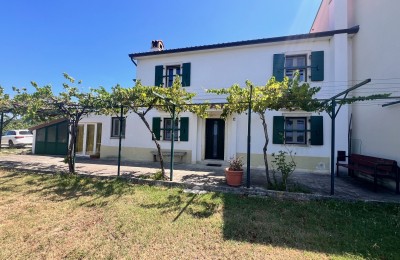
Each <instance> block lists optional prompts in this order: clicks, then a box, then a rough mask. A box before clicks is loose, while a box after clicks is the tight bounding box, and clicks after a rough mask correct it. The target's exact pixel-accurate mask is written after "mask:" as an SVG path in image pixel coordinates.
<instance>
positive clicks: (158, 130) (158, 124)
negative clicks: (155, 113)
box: [153, 117, 161, 140]
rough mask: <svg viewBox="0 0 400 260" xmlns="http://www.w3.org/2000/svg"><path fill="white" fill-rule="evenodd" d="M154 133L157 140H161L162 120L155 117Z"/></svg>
mask: <svg viewBox="0 0 400 260" xmlns="http://www.w3.org/2000/svg"><path fill="white" fill-rule="evenodd" d="M153 132H154V135H155V136H156V139H157V140H160V133H161V118H160V117H153Z"/></svg>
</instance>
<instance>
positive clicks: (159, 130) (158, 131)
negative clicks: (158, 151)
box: [152, 117, 189, 142]
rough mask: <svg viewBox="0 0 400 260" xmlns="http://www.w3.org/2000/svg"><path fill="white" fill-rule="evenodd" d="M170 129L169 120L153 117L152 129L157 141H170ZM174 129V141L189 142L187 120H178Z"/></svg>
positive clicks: (182, 118)
mask: <svg viewBox="0 0 400 260" xmlns="http://www.w3.org/2000/svg"><path fill="white" fill-rule="evenodd" d="M161 126H163V127H161ZM171 127H172V120H171V118H161V117H153V123H152V129H153V132H154V135H155V136H156V139H157V140H164V141H171V131H172V130H171V129H172V128H171ZM175 127H176V129H175V141H182V142H187V141H189V118H188V117H181V118H179V119H178V120H177V122H176V124H175Z"/></svg>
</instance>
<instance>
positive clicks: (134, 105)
mask: <svg viewBox="0 0 400 260" xmlns="http://www.w3.org/2000/svg"><path fill="white" fill-rule="evenodd" d="M97 92H98V93H99V95H100V99H101V100H102V102H103V105H102V107H103V109H102V113H106V114H118V111H120V107H121V106H122V107H126V108H128V109H129V112H133V113H134V114H136V115H137V116H138V117H139V118H140V119H141V120H142V122H143V123H144V125H145V126H146V128H147V130H148V131H149V132H150V134H151V137H152V140H153V142H154V144H155V145H156V147H157V152H158V156H159V158H160V167H161V172H162V175H163V177H164V178H166V175H165V167H164V159H163V155H162V152H161V146H160V143H159V142H158V140H157V138H156V135H155V133H154V132H153V129H152V128H151V126H150V124H149V122H148V121H147V118H146V115H147V114H148V112H150V111H151V110H153V109H154V108H156V109H157V110H160V111H165V112H169V113H170V114H172V106H171V104H172V103H173V104H175V105H176V106H175V109H176V110H175V114H176V115H179V114H180V113H182V112H183V111H190V112H193V113H195V114H197V115H199V116H205V115H206V112H205V109H206V106H205V105H199V106H194V105H193V104H192V99H193V97H194V96H195V95H196V94H194V93H189V92H187V91H186V89H185V88H183V87H182V84H181V82H180V79H179V77H177V78H176V79H175V80H174V83H173V85H172V86H171V87H168V88H165V87H156V86H143V85H142V84H141V82H140V81H137V82H136V85H135V86H134V87H131V88H123V87H121V86H119V85H117V86H115V87H113V88H112V91H111V93H109V92H107V90H105V89H104V88H100V89H99V90H97ZM155 93H156V94H155ZM157 94H158V95H157ZM159 96H163V97H164V98H160V97H159ZM100 113H101V112H100ZM127 113H128V110H125V111H124V114H125V115H126V114H127Z"/></svg>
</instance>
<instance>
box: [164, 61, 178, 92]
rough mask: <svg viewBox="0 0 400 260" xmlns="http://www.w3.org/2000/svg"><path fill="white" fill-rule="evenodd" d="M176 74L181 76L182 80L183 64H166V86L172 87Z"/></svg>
mask: <svg viewBox="0 0 400 260" xmlns="http://www.w3.org/2000/svg"><path fill="white" fill-rule="evenodd" d="M171 71H172V74H171ZM176 76H179V77H180V79H181V80H182V64H175V65H165V75H164V86H165V87H167V88H170V87H172V85H173V84H174V81H175V78H176Z"/></svg>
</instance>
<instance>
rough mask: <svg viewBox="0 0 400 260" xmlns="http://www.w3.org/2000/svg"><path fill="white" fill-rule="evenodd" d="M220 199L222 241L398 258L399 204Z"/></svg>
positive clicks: (399, 242) (246, 198)
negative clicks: (221, 200) (222, 223)
mask: <svg viewBox="0 0 400 260" xmlns="http://www.w3.org/2000/svg"><path fill="white" fill-rule="evenodd" d="M222 196H223V205H224V211H223V220H224V226H223V235H224V238H225V239H228V240H235V241H242V242H249V243H258V244H264V245H272V246H277V247H284V248H295V249H299V250H306V251H314V252H321V253H327V254H334V255H339V256H346V257H354V256H359V257H362V258H382V259H400V251H399V248H400V239H399V234H400V205H395V204H372V203H346V202H335V201H310V202H299V201H287V200H277V199H260V198H251V197H244V196H235V195H230V194H224V195H222Z"/></svg>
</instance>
